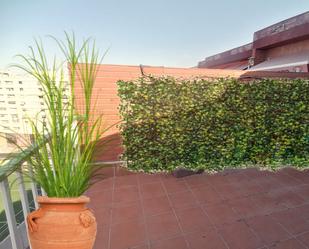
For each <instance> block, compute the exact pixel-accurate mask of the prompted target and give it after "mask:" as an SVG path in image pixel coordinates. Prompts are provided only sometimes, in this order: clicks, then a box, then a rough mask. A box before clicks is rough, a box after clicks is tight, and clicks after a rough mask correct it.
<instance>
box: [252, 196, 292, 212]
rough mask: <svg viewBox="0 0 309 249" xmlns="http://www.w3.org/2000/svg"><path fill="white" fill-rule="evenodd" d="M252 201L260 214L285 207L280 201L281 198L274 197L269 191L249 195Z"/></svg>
mask: <svg viewBox="0 0 309 249" xmlns="http://www.w3.org/2000/svg"><path fill="white" fill-rule="evenodd" d="M250 200H251V201H252V203H253V204H254V205H255V206H257V207H258V208H259V209H260V214H269V213H272V212H275V211H277V210H282V209H286V208H287V206H286V205H285V204H284V203H282V201H281V199H279V197H278V198H276V197H275V196H274V194H272V195H270V194H269V193H264V194H259V195H255V196H251V197H250Z"/></svg>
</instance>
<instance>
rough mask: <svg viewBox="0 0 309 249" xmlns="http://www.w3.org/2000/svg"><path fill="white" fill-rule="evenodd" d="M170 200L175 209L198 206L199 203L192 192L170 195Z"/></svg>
mask: <svg viewBox="0 0 309 249" xmlns="http://www.w3.org/2000/svg"><path fill="white" fill-rule="evenodd" d="M169 199H170V201H171V205H172V207H173V208H175V209H185V208H188V207H192V206H197V205H198V202H197V201H196V198H195V197H194V195H193V194H192V192H191V191H185V192H178V193H173V194H170V195H169Z"/></svg>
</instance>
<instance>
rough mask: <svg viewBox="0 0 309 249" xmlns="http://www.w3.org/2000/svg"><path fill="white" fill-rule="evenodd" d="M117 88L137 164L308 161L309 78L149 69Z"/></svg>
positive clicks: (128, 153)
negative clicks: (164, 73) (246, 78)
mask: <svg viewBox="0 0 309 249" xmlns="http://www.w3.org/2000/svg"><path fill="white" fill-rule="evenodd" d="M118 89H119V90H118V93H119V96H120V99H121V104H120V114H121V116H122V119H123V123H122V124H121V126H120V129H121V133H122V137H123V145H124V148H125V152H124V155H123V156H124V159H125V160H126V161H127V162H128V166H129V167H130V168H132V169H138V170H140V169H141V170H144V171H156V170H172V169H174V168H175V167H177V166H184V167H188V168H205V169H207V170H216V171H217V170H220V169H223V168H225V167H243V166H248V165H261V166H270V167H272V168H275V167H280V166H282V165H293V166H296V167H306V166H308V163H309V81H308V80H304V79H296V80H288V79H276V80H275V79H261V80H255V81H250V82H243V81H240V80H237V79H232V78H225V79H191V80H183V79H175V78H172V77H152V76H145V77H142V78H140V79H139V80H136V81H119V82H118Z"/></svg>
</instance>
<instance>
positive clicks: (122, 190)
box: [0, 150, 309, 249]
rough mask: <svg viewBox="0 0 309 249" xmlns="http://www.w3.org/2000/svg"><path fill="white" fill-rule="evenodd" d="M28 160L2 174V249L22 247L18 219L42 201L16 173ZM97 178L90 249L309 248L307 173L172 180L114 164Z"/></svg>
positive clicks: (246, 172) (235, 173) (250, 172)
mask: <svg viewBox="0 0 309 249" xmlns="http://www.w3.org/2000/svg"><path fill="white" fill-rule="evenodd" d="M28 152H29V153H31V150H29V151H28ZM27 156H28V155H26V154H23V155H19V156H18V155H17V156H16V158H14V159H13V160H11V161H9V162H8V163H7V164H6V165H5V167H4V168H3V170H1V178H0V179H1V182H0V186H1V194H2V202H3V204H4V210H5V215H6V222H7V226H6V225H5V224H3V223H2V229H1V234H2V236H1V240H2V241H1V242H0V246H1V248H3V249H11V248H13V249H26V248H28V246H29V244H28V240H27V233H26V229H25V224H24V222H23V220H24V219H23V217H25V216H26V215H27V213H28V212H29V211H30V210H32V209H33V208H34V207H35V206H37V204H36V203H35V202H33V199H35V197H36V196H37V195H44V191H41V190H40V188H39V186H36V185H35V184H33V183H31V182H29V183H27V184H25V180H24V179H23V176H22V175H21V174H20V171H18V170H17V169H18V168H19V167H18V166H19V165H22V164H23V163H25V160H26V158H27ZM102 173H103V174H104V178H105V179H104V180H102V181H100V182H99V183H97V184H96V185H94V186H93V187H92V188H91V189H90V190H89V191H88V192H87V195H88V196H89V197H91V200H92V201H91V204H90V205H89V207H90V208H92V209H93V210H94V212H95V215H96V218H97V222H98V234H97V239H96V243H95V247H94V248H95V249H129V248H130V249H146V248H147V249H159V248H162V249H169V248H170V249H206V248H210V249H214V248H222V249H223V248H226V249H228V248H230V249H233V248H235V249H241V248H244V249H249V248H252V249H258V248H259V249H262V248H263V249H266V248H268V249H270V248H282V249H283V248H289V249H291V248H293V249H298V248H309V171H303V172H301V171H298V170H295V169H292V168H285V169H282V170H280V171H278V172H269V171H261V170H258V169H255V168H249V169H239V170H226V171H223V172H221V173H217V174H213V175H209V174H206V173H204V174H200V175H193V176H188V177H184V178H175V177H173V176H172V175H170V174H144V173H133V172H129V171H128V170H126V169H125V168H124V167H121V166H119V165H113V166H110V167H105V168H103V169H102ZM12 177H14V178H15V179H17V180H16V183H15V184H13V185H10V184H9V182H11V181H12ZM17 186H18V188H17ZM16 188H17V189H16ZM27 192H28V194H27ZM30 192H31V193H30ZM17 193H19V194H17ZM18 195H19V197H17V196H18ZM12 197H14V200H15V201H16V200H20V201H18V202H19V204H21V206H19V205H16V204H17V203H18V202H15V203H14V204H13V202H12ZM31 200H32V201H31ZM1 217H2V219H3V215H2V216H1ZM2 222H3V220H2Z"/></svg>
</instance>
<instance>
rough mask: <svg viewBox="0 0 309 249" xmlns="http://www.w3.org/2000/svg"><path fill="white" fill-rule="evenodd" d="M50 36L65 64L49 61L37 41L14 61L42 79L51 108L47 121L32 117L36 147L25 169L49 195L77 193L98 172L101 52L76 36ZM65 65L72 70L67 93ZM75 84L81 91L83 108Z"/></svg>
mask: <svg viewBox="0 0 309 249" xmlns="http://www.w3.org/2000/svg"><path fill="white" fill-rule="evenodd" d="M49 38H50V39H52V40H53V41H54V42H55V43H56V44H57V46H58V48H59V49H60V51H61V53H62V54H63V56H64V58H65V61H64V62H62V63H60V64H59V63H57V58H53V61H52V62H51V63H50V60H49V58H47V55H46V50H45V49H44V46H43V44H42V42H41V41H37V40H36V42H35V46H33V47H29V49H30V53H29V55H27V56H25V55H18V57H19V58H21V60H22V63H21V64H18V65H15V66H16V67H18V68H20V69H22V70H23V71H25V72H26V73H28V74H29V75H31V76H33V77H34V78H35V79H36V80H37V81H38V83H39V84H40V87H41V88H42V91H43V100H44V102H45V105H46V107H47V113H46V116H47V117H46V118H47V120H46V122H42V121H40V120H39V119H36V120H29V122H30V125H31V128H32V133H33V141H34V146H36V149H35V151H34V153H33V154H32V155H31V156H29V163H28V165H29V168H28V169H26V170H24V171H25V172H27V173H26V174H29V177H31V179H32V180H33V181H34V182H36V183H37V184H38V185H40V186H41V187H42V188H43V189H44V190H45V192H46V193H47V195H48V197H78V196H81V195H82V194H83V193H84V192H85V191H86V190H87V189H88V188H89V187H90V184H91V183H90V180H91V178H92V177H93V176H94V175H95V172H96V170H95V168H94V167H93V166H92V165H91V162H92V160H93V154H94V151H95V147H96V145H97V144H98V141H99V139H100V137H101V133H102V117H101V116H99V117H94V116H93V109H94V108H95V101H94V99H93V96H92V95H93V89H94V84H95V79H96V75H97V71H98V65H99V64H100V62H101V60H102V58H103V56H100V52H99V50H98V49H97V47H96V44H95V41H94V40H92V39H87V40H84V41H83V42H82V43H81V44H78V43H77V41H76V38H75V35H74V34H72V35H71V34H68V33H65V39H64V40H58V39H56V38H54V37H49ZM66 63H67V65H66ZM65 66H68V69H69V70H68V80H69V83H68V88H69V94H68V96H67V94H66V91H65V88H66V87H67V86H66V83H67V81H66V80H67V79H66V78H65V70H64V69H63V68H64V67H65ZM75 88H79V89H82V101H81V103H82V108H81V109H80V110H77V108H76V106H77V105H76V104H77V96H76V94H75V92H74V91H75ZM79 98H80V97H79ZM79 103H80V102H79ZM78 109H79V108H78ZM26 167H27V166H26Z"/></svg>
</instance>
